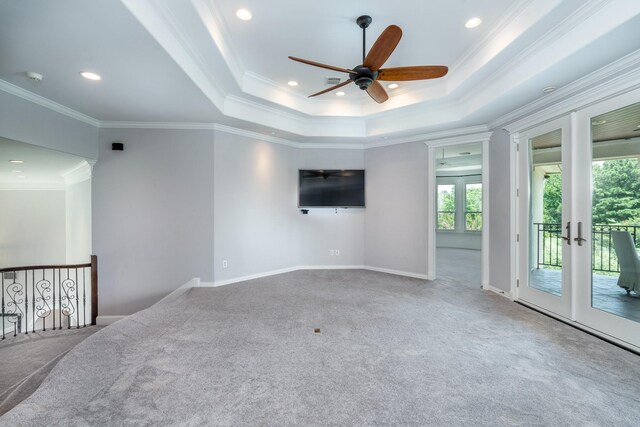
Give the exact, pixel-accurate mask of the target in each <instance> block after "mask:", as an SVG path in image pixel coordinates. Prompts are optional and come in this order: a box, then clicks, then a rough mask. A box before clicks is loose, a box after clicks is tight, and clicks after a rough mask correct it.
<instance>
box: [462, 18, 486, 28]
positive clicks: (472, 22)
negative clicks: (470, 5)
mask: <svg viewBox="0 0 640 427" xmlns="http://www.w3.org/2000/svg"><path fill="white" fill-rule="evenodd" d="M480 24H482V19H480V18H478V17H475V18H471V19H469V20H468V21H467V23H466V24H464V26H465V27H467V28H475V27H477V26H478V25H480Z"/></svg>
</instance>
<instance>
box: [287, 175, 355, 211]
mask: <svg viewBox="0 0 640 427" xmlns="http://www.w3.org/2000/svg"><path fill="white" fill-rule="evenodd" d="M298 207H301V208H356V207H357V208H363V207H364V170H362V169H358V170H355V169H352V170H329V169H320V170H300V171H299V184H298Z"/></svg>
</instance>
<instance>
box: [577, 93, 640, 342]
mask: <svg viewBox="0 0 640 427" xmlns="http://www.w3.org/2000/svg"><path fill="white" fill-rule="evenodd" d="M638 102H640V89H636V90H634V91H631V92H627V93H625V94H623V95H619V96H616V97H614V98H611V99H608V100H605V101H602V102H599V103H597V104H595V105H592V106H590V107H587V108H585V109H583V110H580V111H578V112H577V113H576V132H575V133H576V137H577V139H578V141H582V142H583V141H587V142H588V147H585V146H584V145H582V147H577V145H578V144H576V150H575V151H574V156H576V160H577V161H578V162H580V163H581V164H588V167H583V168H581V169H580V170H579V171H578V173H580V174H581V175H579V176H578V177H577V179H580V180H581V181H582V182H591V164H592V163H591V162H592V159H593V153H592V148H593V144H592V138H591V119H592V118H593V117H595V116H598V115H600V114H604V113H608V112H610V111H613V110H617V109H619V108H624V107H626V106H628V105H631V104H636V103H638ZM592 194H593V189H592V187H591V185H589V186H585V187H584V188H583V191H582V194H580V195H579V197H578V198H577V199H576V202H575V203H576V208H577V211H578V212H581V213H584V214H583V217H582V218H577V219H576V220H579V221H582V222H583V224H584V229H585V230H591V226H592V222H591V221H592V220H591V210H592V200H591V198H592ZM586 234H587V235H586V236H585V237H586V238H587V239H588V241H587V242H586V244H587V245H588V248H589V250H587V251H579V252H578V253H577V254H576V262H577V264H578V265H589V266H591V250H590V248H591V233H586ZM591 274H592V271H591V269H589V271H586V270H585V269H582V270H578V271H576V281H577V282H578V283H588V284H589V286H582V287H580V286H578V288H577V290H576V292H575V294H576V320H577V321H578V322H579V323H581V324H583V325H585V326H588V327H590V328H597V329H598V330H599V331H601V332H602V333H604V334H606V335H608V336H609V337H610V338H612V337H615V338H616V339H619V340H622V341H624V342H625V343H626V344H627V345H628V344H631V345H632V346H634V347H636V349H637V348H640V324H638V322H634V321H632V320H629V319H626V318H623V317H620V316H616V315H614V314H611V313H608V312H606V311H603V310H599V309H597V308H593V307H592V306H591V293H592V289H591V287H592V277H591Z"/></svg>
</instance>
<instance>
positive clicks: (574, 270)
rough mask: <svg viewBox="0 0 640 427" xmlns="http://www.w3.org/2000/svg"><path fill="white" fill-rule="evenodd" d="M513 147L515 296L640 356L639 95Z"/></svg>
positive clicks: (551, 126) (561, 122)
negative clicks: (515, 243) (515, 191)
mask: <svg viewBox="0 0 640 427" xmlns="http://www.w3.org/2000/svg"><path fill="white" fill-rule="evenodd" d="M517 147H518V151H517V158H518V162H517V188H518V195H517V210H516V211H517V214H516V222H517V232H518V237H517V238H518V240H519V242H518V244H517V248H518V250H517V254H518V255H517V283H518V286H517V288H516V290H515V293H516V295H515V297H516V299H517V300H519V301H521V302H524V303H526V304H529V305H532V306H535V307H538V308H541V309H543V310H544V311H547V312H551V313H553V314H554V315H556V316H559V317H562V318H564V319H565V320H566V321H569V322H576V323H577V324H578V325H579V326H582V327H585V328H586V329H589V330H591V331H593V332H595V333H597V334H599V335H601V336H603V337H605V338H608V339H611V340H613V341H615V342H617V343H619V344H622V345H625V346H627V347H630V348H633V349H634V350H640V90H635V91H632V92H629V93H627V94H624V95H621V96H618V97H614V98H611V99H609V100H607V101H603V102H601V103H598V104H596V105H593V106H591V107H588V108H585V109H583V110H580V111H578V112H574V113H571V114H569V115H567V116H565V117H563V118H561V119H558V120H554V121H552V122H549V123H546V124H544V125H541V126H538V127H536V128H533V129H530V130H528V131H526V132H523V133H520V134H519V135H517Z"/></svg>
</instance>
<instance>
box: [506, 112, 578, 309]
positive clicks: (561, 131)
mask: <svg viewBox="0 0 640 427" xmlns="http://www.w3.org/2000/svg"><path fill="white" fill-rule="evenodd" d="M570 141H571V120H570V118H569V117H566V118H563V119H559V120H554V121H553V122H550V123H546V124H544V125H542V126H538V127H536V128H534V129H531V130H529V131H527V132H524V133H521V134H520V135H519V142H518V158H519V162H518V172H519V177H518V178H519V179H518V190H517V191H518V193H517V196H518V197H517V199H518V208H519V209H518V213H519V215H518V223H519V227H518V229H519V231H518V236H517V239H518V243H519V244H518V248H519V255H518V267H519V268H518V271H519V275H518V276H519V277H518V289H517V294H518V295H517V298H518V299H520V300H522V301H524V302H527V303H529V304H533V305H535V306H538V307H540V308H543V309H545V310H549V311H551V312H553V313H555V314H557V315H559V316H562V317H565V318H567V319H570V318H571V295H572V291H573V290H572V286H571V277H572V276H571V268H570V265H571V255H572V249H573V247H574V243H576V242H575V241H574V240H573V239H574V236H573V235H571V233H572V231H573V230H572V227H571V220H572V209H571V208H572V204H571V199H572V188H571V175H570V174H568V173H566V172H567V171H569V170H570V161H571V153H570V149H571V144H570ZM551 187H553V191H550V189H551ZM545 190H546V191H545ZM545 207H546V209H545Z"/></svg>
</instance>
